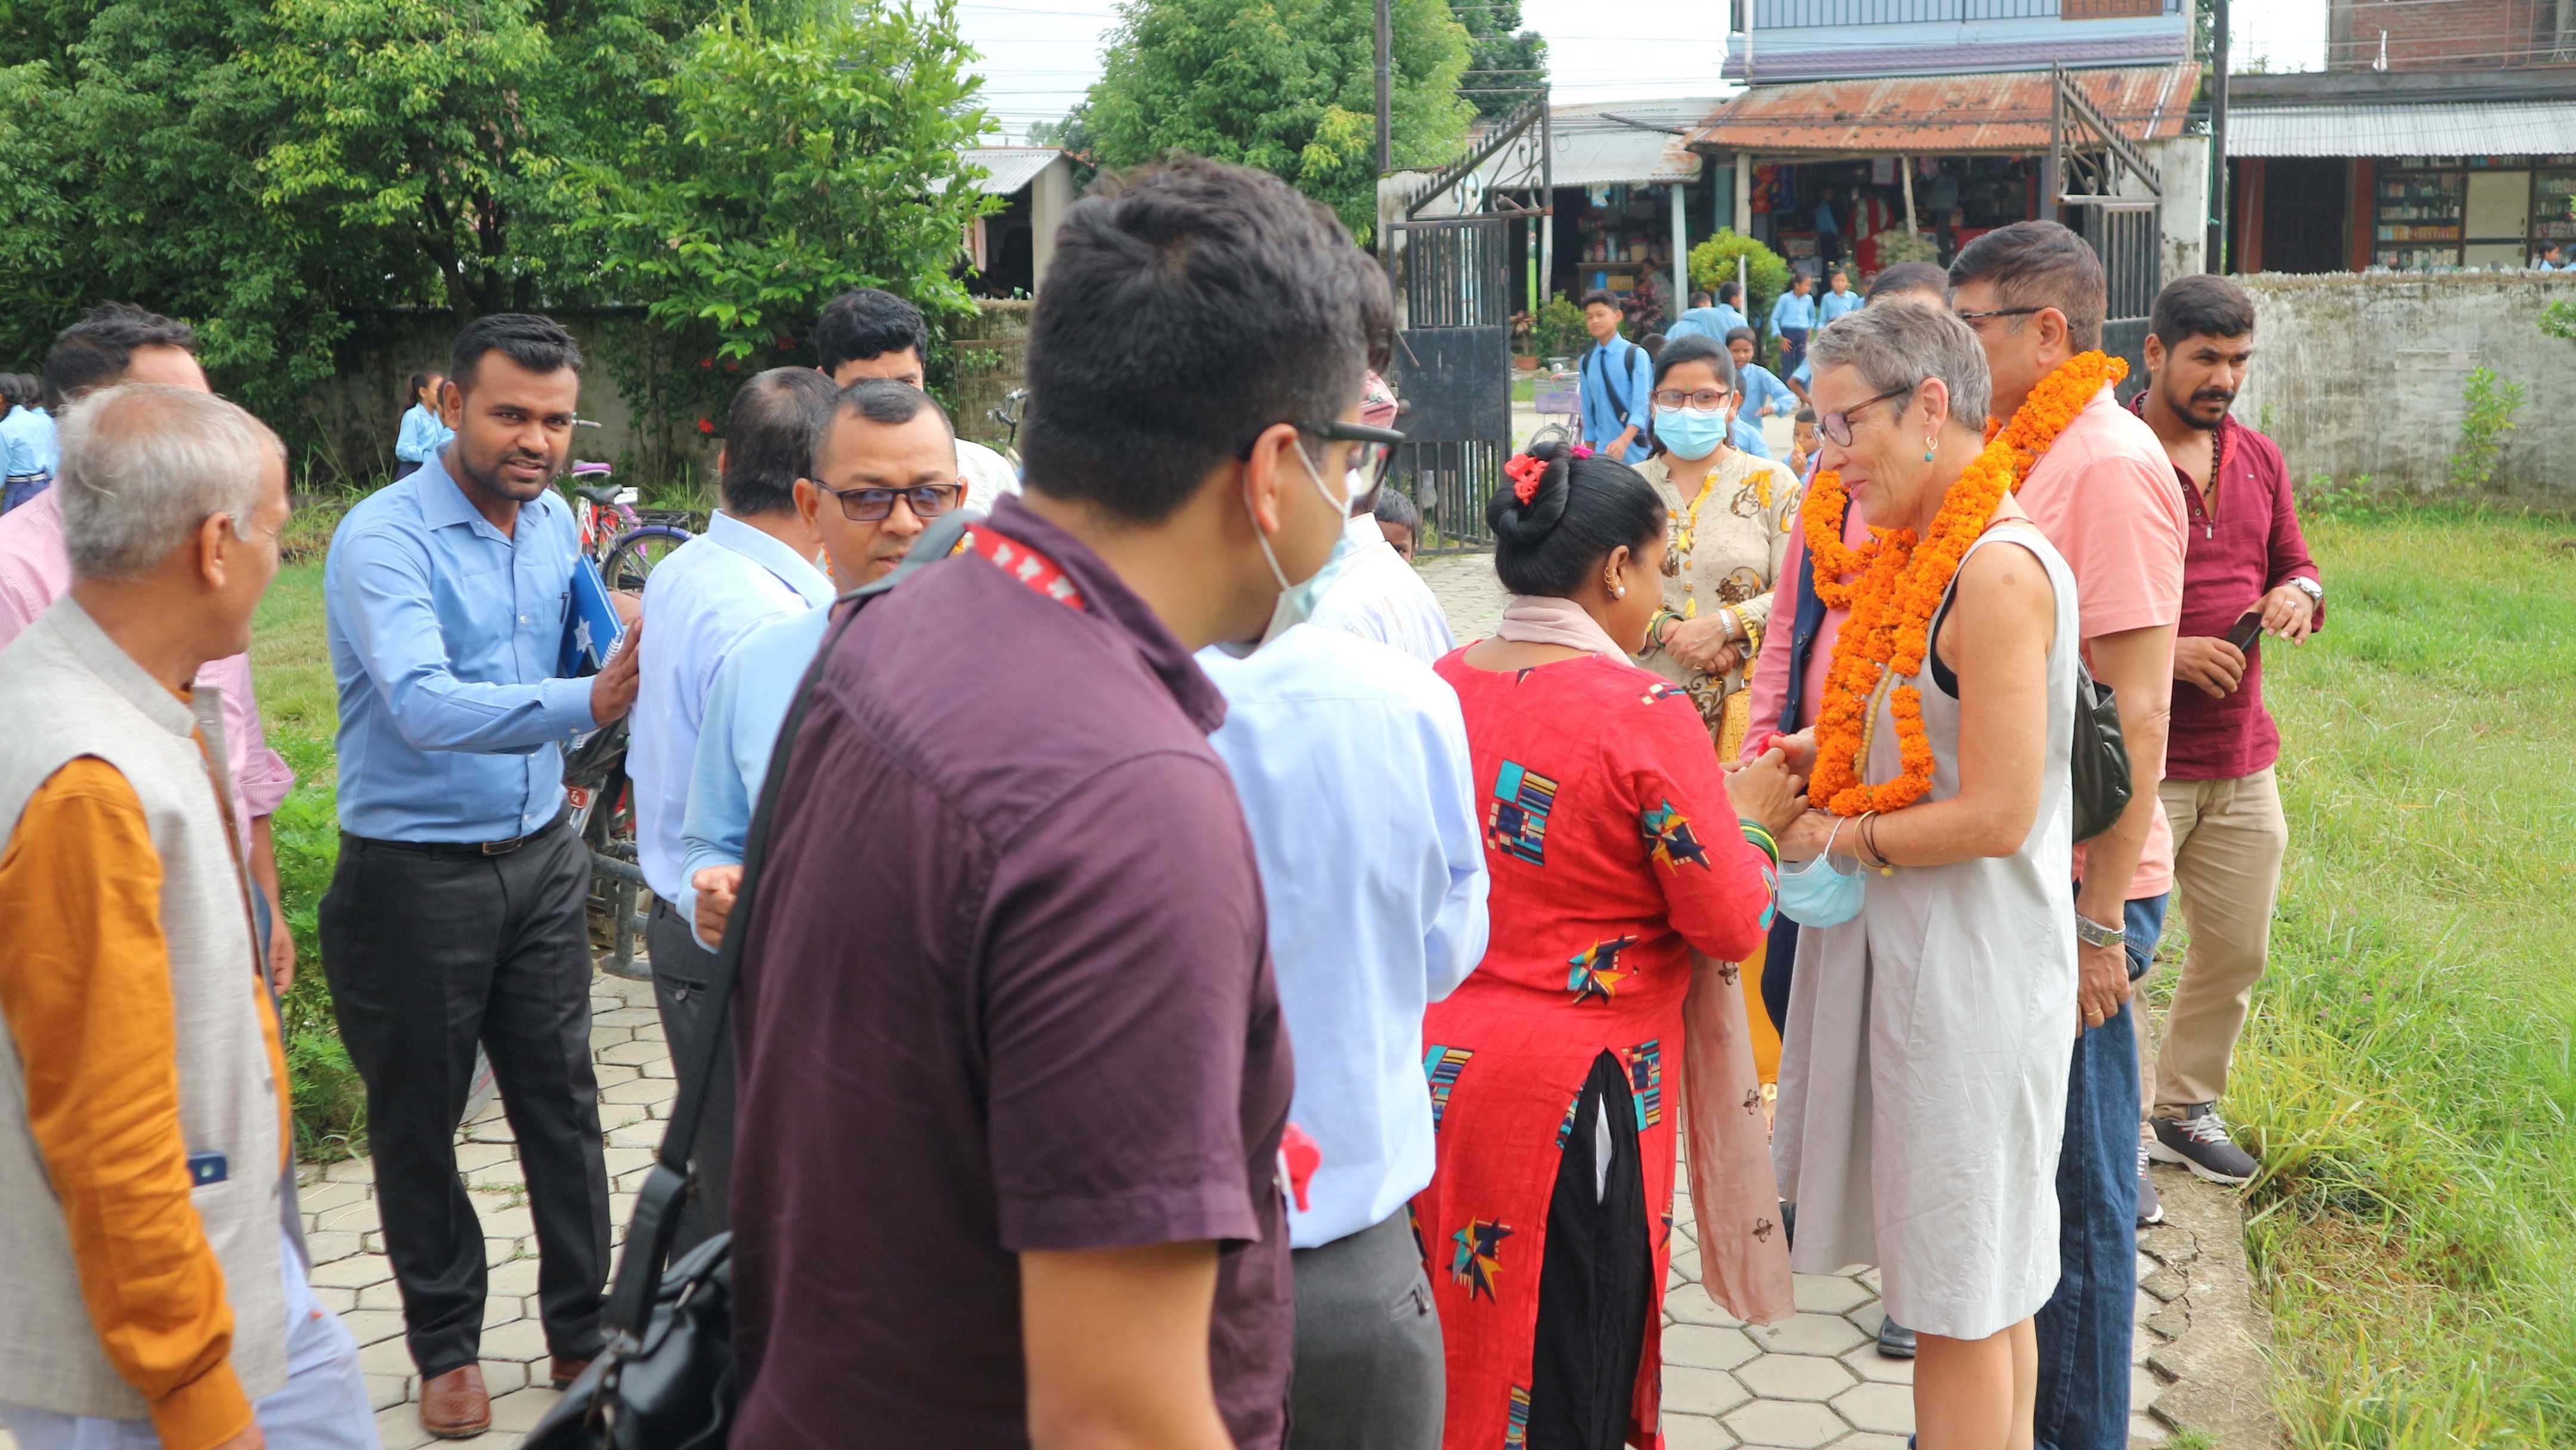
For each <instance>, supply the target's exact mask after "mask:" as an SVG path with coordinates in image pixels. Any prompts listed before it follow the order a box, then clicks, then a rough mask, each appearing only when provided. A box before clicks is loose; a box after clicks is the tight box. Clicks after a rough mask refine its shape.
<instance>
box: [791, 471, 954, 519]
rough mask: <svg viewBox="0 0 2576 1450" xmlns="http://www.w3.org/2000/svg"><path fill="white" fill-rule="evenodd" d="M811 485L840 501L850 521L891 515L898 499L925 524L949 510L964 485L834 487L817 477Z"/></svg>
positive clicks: (883, 517) (842, 512) (842, 510)
mask: <svg viewBox="0 0 2576 1450" xmlns="http://www.w3.org/2000/svg"><path fill="white" fill-rule="evenodd" d="M814 486H815V487H816V488H819V489H821V490H823V491H824V492H825V493H828V494H830V495H831V496H832V497H834V498H836V499H839V500H840V501H841V517H843V518H845V519H848V520H849V521H850V522H852V523H854V524H873V523H878V522H881V521H883V520H885V519H888V518H892V517H893V516H894V501H895V500H896V499H902V500H903V502H904V507H906V508H909V509H911V510H912V516H913V517H914V518H917V519H920V520H921V521H922V522H924V523H927V522H929V521H930V520H932V519H935V518H937V517H939V516H940V515H941V514H944V513H946V512H948V511H949V510H950V509H953V508H955V507H957V505H958V502H959V501H960V500H962V499H963V498H965V496H966V485H965V484H964V483H963V482H959V483H925V484H918V485H916V486H914V487H912V488H834V487H832V486H831V485H830V484H828V483H824V482H822V481H821V480H819V479H817V480H816V481H815V484H814Z"/></svg>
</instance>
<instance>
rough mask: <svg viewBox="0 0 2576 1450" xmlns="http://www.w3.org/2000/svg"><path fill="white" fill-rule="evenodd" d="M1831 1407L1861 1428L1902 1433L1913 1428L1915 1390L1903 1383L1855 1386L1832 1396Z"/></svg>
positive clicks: (1888, 1433)
mask: <svg viewBox="0 0 2576 1450" xmlns="http://www.w3.org/2000/svg"><path fill="white" fill-rule="evenodd" d="M1833 1406H1834V1408H1835V1409H1836V1410H1837V1411H1839V1412H1840V1413H1841V1414H1842V1417H1843V1418H1844V1419H1846V1420H1849V1421H1851V1422H1852V1423H1853V1424H1855V1425H1858V1426H1859V1427H1860V1428H1862V1429H1864V1430H1875V1431H1877V1432H1879V1433H1880V1434H1882V1435H1903V1434H1907V1433H1909V1432H1911V1431H1912V1430H1913V1429H1914V1391H1912V1390H1911V1389H1908V1388H1906V1387H1905V1386H1904V1385H1858V1386H1855V1387H1853V1388H1851V1389H1848V1390H1845V1391H1843V1392H1842V1393H1841V1394H1839V1395H1836V1396H1834V1398H1833Z"/></svg>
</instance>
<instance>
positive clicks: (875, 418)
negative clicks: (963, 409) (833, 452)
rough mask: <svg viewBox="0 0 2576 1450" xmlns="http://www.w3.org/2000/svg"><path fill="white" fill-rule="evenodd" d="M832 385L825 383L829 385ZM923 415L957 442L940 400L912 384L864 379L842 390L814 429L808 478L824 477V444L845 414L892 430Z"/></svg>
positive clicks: (953, 428)
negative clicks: (933, 418) (925, 412)
mask: <svg viewBox="0 0 2576 1450" xmlns="http://www.w3.org/2000/svg"><path fill="white" fill-rule="evenodd" d="M807 376H809V377H817V378H820V377H822V376H823V375H822V374H821V373H809V374H807ZM830 381H831V380H830V379H828V378H825V379H824V382H825V383H826V385H828V384H829V383H830ZM924 411H928V412H929V413H931V414H933V415H935V416H936V417H937V418H938V419H939V426H940V427H942V428H945V429H947V430H948V438H949V441H950V442H952V443H953V442H955V441H956V439H957V425H956V424H955V423H954V422H952V421H951V420H950V419H949V417H948V410H947V409H946V408H943V407H941V406H939V400H938V399H937V398H934V397H932V396H930V395H929V394H928V393H925V392H923V391H922V390H921V389H919V388H916V387H914V386H913V385H912V384H910V383H907V382H904V381H902V380H900V379H898V378H861V379H859V380H858V381H857V382H855V383H852V384H850V385H849V386H848V387H846V388H842V389H840V390H839V391H837V392H835V393H833V394H832V399H831V401H830V402H829V403H828V404H826V405H825V407H824V409H823V420H822V422H821V423H819V424H817V425H816V426H815V429H814V448H813V456H812V461H811V462H809V463H808V464H807V465H806V469H805V476H806V477H807V478H821V477H822V476H823V444H824V443H825V442H826V441H827V440H828V439H830V437H831V435H832V425H833V424H834V423H836V422H838V421H840V419H841V417H842V415H843V414H847V415H849V416H850V417H853V418H860V419H864V420H866V421H867V422H870V423H881V424H883V425H885V426H886V427H889V428H891V427H895V426H896V425H898V424H903V423H909V422H911V421H912V420H913V419H915V418H918V417H920V416H921V415H922V413H923V412H924Z"/></svg>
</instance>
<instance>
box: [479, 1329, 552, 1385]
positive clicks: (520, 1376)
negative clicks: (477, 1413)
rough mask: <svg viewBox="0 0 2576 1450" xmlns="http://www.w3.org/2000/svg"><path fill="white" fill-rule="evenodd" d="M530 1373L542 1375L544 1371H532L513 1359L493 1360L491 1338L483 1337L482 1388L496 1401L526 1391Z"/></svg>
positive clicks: (488, 1336)
mask: <svg viewBox="0 0 2576 1450" xmlns="http://www.w3.org/2000/svg"><path fill="white" fill-rule="evenodd" d="M532 1373H534V1374H543V1373H544V1371H543V1370H533V1371H532V1370H531V1368H530V1367H529V1366H527V1365H524V1364H521V1363H519V1361H518V1360H517V1359H516V1358H515V1357H511V1358H503V1359H494V1358H493V1357H492V1345H491V1336H490V1335H488V1334H487V1335H485V1336H484V1345H483V1388H484V1390H485V1391H486V1392H487V1393H489V1394H491V1395H492V1396H493V1397H494V1398H495V1399H497V1398H499V1397H500V1396H502V1395H506V1394H509V1393H511V1392H513V1391H515V1390H523V1389H526V1388H527V1387H528V1381H529V1377H530V1375H531V1374H532Z"/></svg>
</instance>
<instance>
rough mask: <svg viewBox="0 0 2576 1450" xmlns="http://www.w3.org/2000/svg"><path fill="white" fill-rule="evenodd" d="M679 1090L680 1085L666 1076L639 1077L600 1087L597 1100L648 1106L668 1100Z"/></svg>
mask: <svg viewBox="0 0 2576 1450" xmlns="http://www.w3.org/2000/svg"><path fill="white" fill-rule="evenodd" d="M679 1090H680V1085H679V1084H678V1083H676V1082H674V1081H672V1080H670V1079H668V1078H650V1077H639V1078H637V1079H635V1080H634V1081H633V1082H622V1083H619V1084H618V1085H617V1086H615V1087H613V1088H601V1089H600V1090H599V1100H600V1101H601V1102H603V1103H642V1104H644V1105H645V1106H647V1107H650V1106H652V1105H653V1104H655V1103H660V1102H668V1101H670V1099H671V1096H672V1095H673V1094H674V1093H677V1092H678V1091H679Z"/></svg>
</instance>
